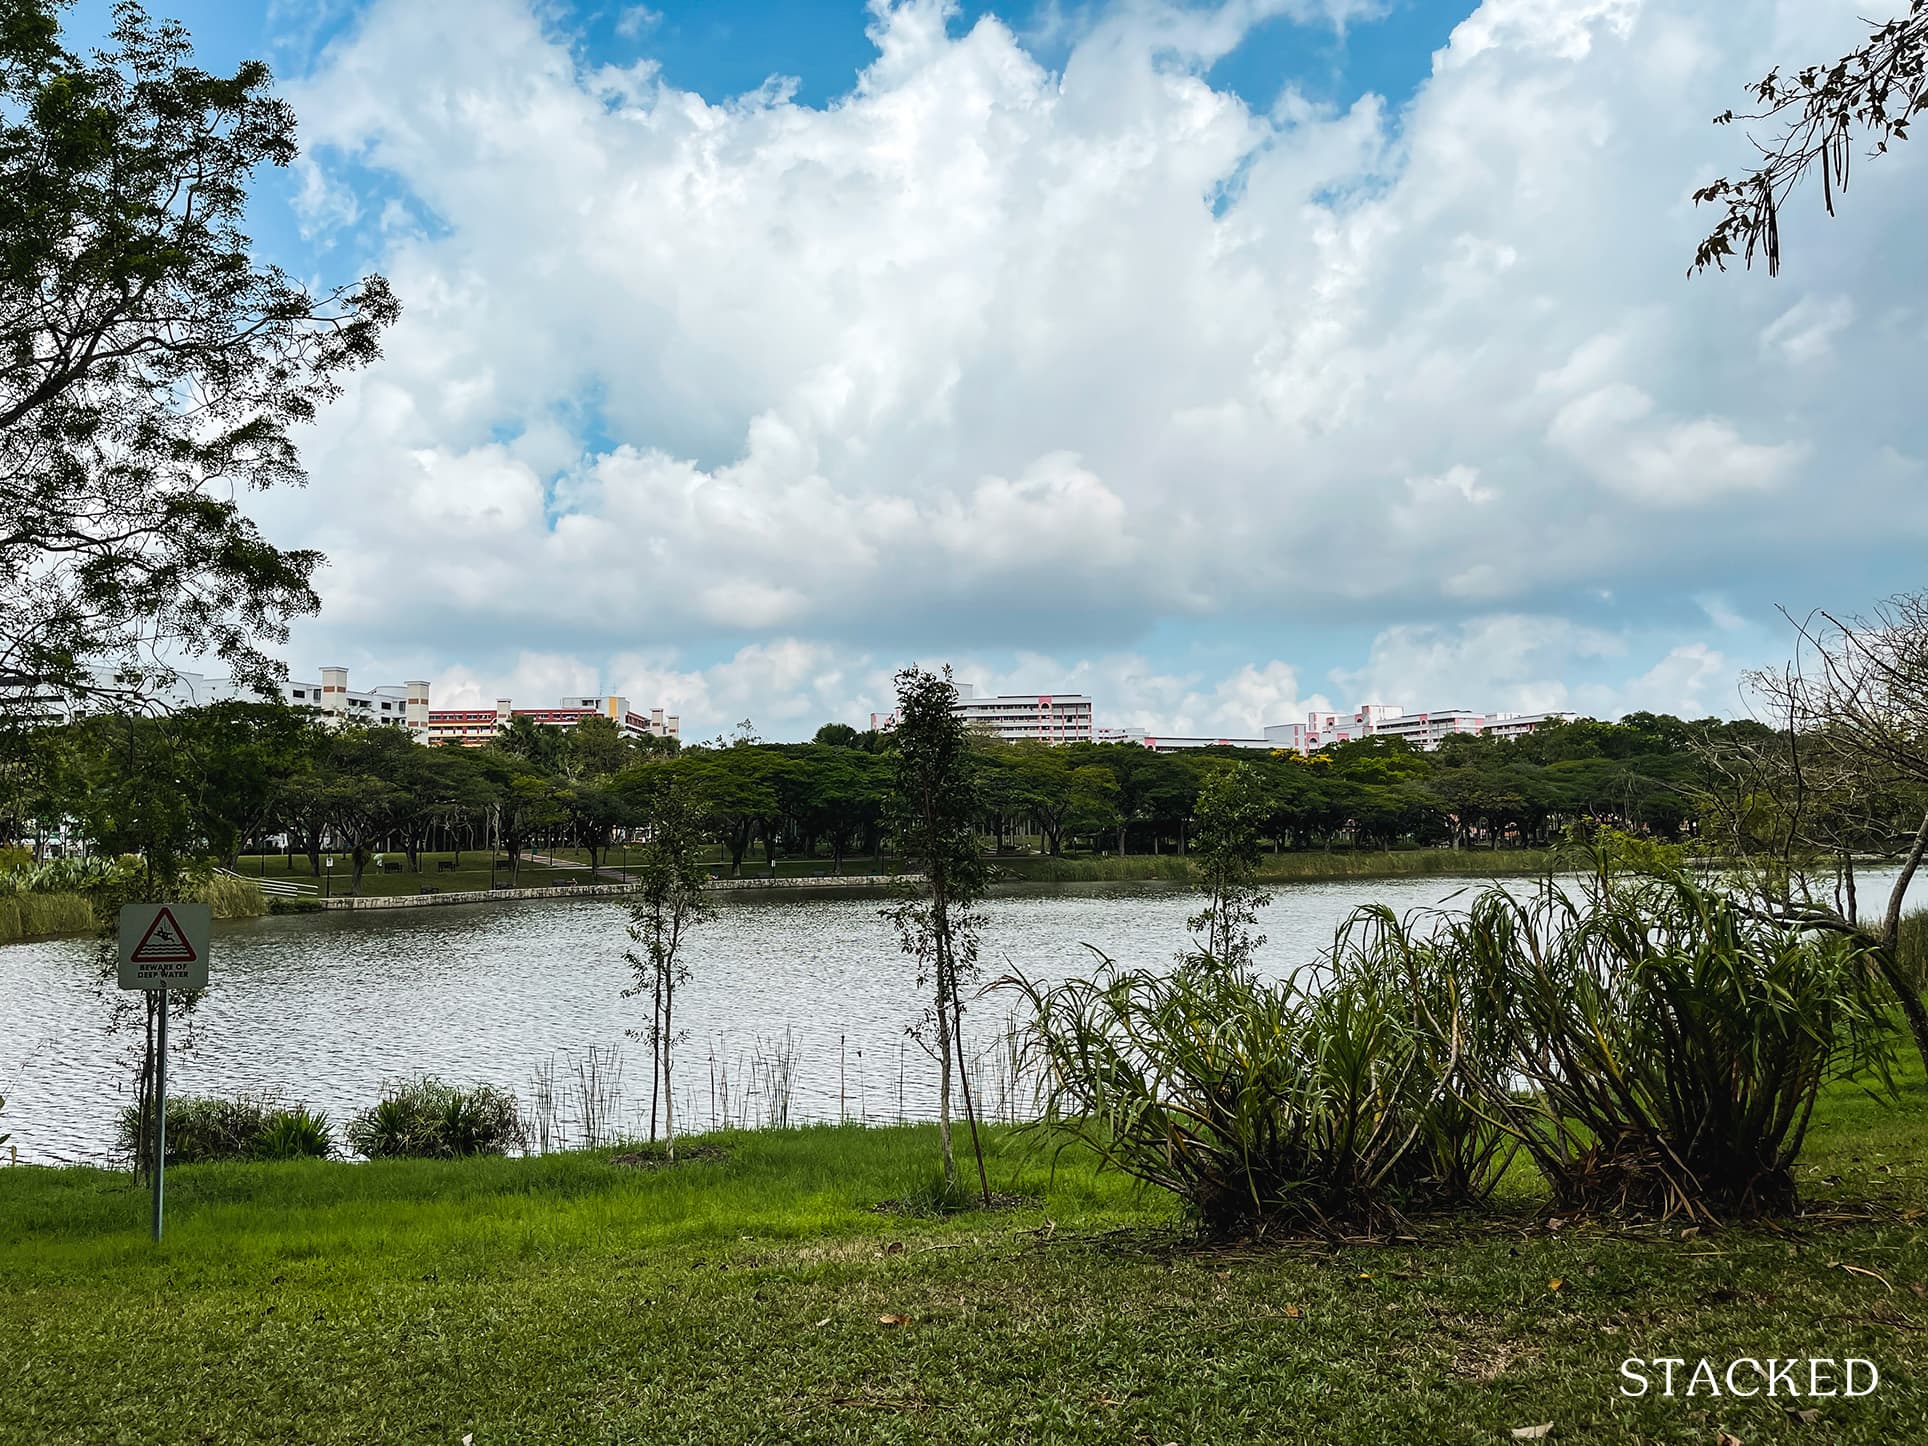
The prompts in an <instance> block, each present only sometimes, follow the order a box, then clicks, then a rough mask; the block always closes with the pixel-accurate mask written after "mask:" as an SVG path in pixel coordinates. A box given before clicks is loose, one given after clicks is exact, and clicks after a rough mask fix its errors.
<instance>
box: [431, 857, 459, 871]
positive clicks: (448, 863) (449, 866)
mask: <svg viewBox="0 0 1928 1446" xmlns="http://www.w3.org/2000/svg"><path fill="white" fill-rule="evenodd" d="M435 872H436V873H438V874H452V873H454V872H455V860H454V859H437V860H436V861H435Z"/></svg>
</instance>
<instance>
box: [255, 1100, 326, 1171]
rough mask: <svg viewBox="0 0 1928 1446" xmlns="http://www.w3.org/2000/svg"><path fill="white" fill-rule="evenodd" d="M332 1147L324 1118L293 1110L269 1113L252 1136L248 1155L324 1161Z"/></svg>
mask: <svg viewBox="0 0 1928 1446" xmlns="http://www.w3.org/2000/svg"><path fill="white" fill-rule="evenodd" d="M334 1147H335V1138H334V1133H333V1131H332V1130H331V1128H330V1127H329V1124H328V1116H327V1115H325V1114H322V1113H319V1112H316V1113H310V1112H309V1111H308V1110H307V1109H306V1108H296V1109H292V1110H276V1111H274V1113H272V1114H270V1115H269V1116H268V1117H267V1119H266V1120H264V1121H263V1122H262V1126H261V1130H260V1133H258V1134H257V1135H256V1136H255V1137H254V1144H253V1147H252V1149H251V1152H250V1153H252V1155H253V1156H254V1158H255V1159H257V1160H325V1159H327V1158H328V1156H329V1155H330V1154H332V1153H333V1151H334Z"/></svg>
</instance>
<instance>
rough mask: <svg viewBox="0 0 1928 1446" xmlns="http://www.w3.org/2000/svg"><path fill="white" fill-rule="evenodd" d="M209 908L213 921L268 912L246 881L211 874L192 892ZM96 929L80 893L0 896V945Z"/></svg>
mask: <svg viewBox="0 0 1928 1446" xmlns="http://www.w3.org/2000/svg"><path fill="white" fill-rule="evenodd" d="M192 894H193V897H194V898H195V899H196V900H197V901H199V902H201V903H204V904H207V905H209V906H211V907H212V909H213V911H214V917H215V918H217V919H258V918H260V917H261V916H262V915H263V914H266V913H267V912H268V898H267V895H265V894H263V893H262V892H261V889H260V887H259V886H258V885H256V884H254V883H251V882H249V881H248V880H246V879H230V878H227V877H225V876H223V875H221V874H215V875H214V876H213V877H211V878H209V879H208V880H207V881H206V882H205V883H203V884H201V885H199V886H197V887H196V888H195V889H194V890H193V891H192ZM99 927H100V916H99V915H98V913H97V912H96V911H95V909H94V905H93V901H92V900H91V899H90V898H88V896H87V895H86V894H81V893H44V894H43V893H31V892H22V893H17V894H5V895H0V944H16V943H21V942H23V941H26V940H30V939H52V938H57V937H59V936H61V935H67V934H91V933H93V932H94V931H95V930H96V929H98V928H99Z"/></svg>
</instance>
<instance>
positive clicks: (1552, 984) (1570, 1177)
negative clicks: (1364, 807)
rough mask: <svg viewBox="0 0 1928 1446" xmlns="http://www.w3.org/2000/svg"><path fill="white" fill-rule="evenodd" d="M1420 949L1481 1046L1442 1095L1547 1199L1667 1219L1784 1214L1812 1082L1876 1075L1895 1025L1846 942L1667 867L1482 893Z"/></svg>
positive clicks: (1815, 1089) (1881, 1076) (1881, 1073)
mask: <svg viewBox="0 0 1928 1446" xmlns="http://www.w3.org/2000/svg"><path fill="white" fill-rule="evenodd" d="M1436 923H1437V927H1436V929H1435V930H1434V931H1433V933H1432V934H1431V936H1430V938H1427V939H1425V940H1423V941H1422V940H1418V939H1416V938H1414V937H1413V933H1412V931H1410V930H1408V931H1406V939H1407V944H1408V946H1409V947H1411V948H1413V949H1414V950H1415V951H1423V952H1426V953H1429V954H1430V955H1431V957H1432V960H1433V961H1434V969H1435V971H1436V972H1439V973H1443V974H1445V975H1448V976H1450V977H1453V978H1455V979H1458V980H1460V981H1462V983H1463V987H1464V988H1465V989H1466V990H1467V991H1468V998H1469V1000H1470V1005H1469V1009H1470V1012H1472V1013H1473V1014H1475V1015H1476V1016H1477V1017H1478V1020H1479V1027H1481V1028H1483V1029H1485V1030H1487V1031H1488V1034H1487V1037H1486V1041H1485V1044H1484V1047H1483V1048H1474V1049H1466V1050H1463V1051H1462V1052H1461V1055H1460V1077H1459V1080H1458V1082H1457V1091H1456V1092H1457V1093H1458V1094H1459V1097H1460V1098H1461V1099H1462V1100H1464V1101H1466V1102H1467V1104H1468V1105H1469V1106H1470V1107H1471V1108H1473V1109H1475V1110H1477V1111H1479V1112H1480V1113H1481V1114H1482V1115H1484V1116H1486V1117H1487V1118H1489V1119H1490V1120H1491V1121H1493V1122H1494V1123H1495V1124H1497V1125H1498V1126H1500V1127H1501V1128H1503V1129H1504V1130H1505V1131H1506V1132H1507V1133H1508V1134H1509V1135H1510V1136H1512V1138H1514V1139H1515V1140H1517V1141H1518V1142H1519V1143H1520V1145H1521V1147H1523V1148H1524V1149H1525V1150H1526V1151H1527V1152H1528V1154H1529V1155H1530V1156H1531V1157H1532V1159H1533V1160H1534V1162H1535V1163H1536V1164H1537V1165H1538V1166H1539V1169H1540V1172H1541V1173H1542V1174H1543V1175H1544V1176H1545V1177H1546V1179H1547V1181H1548V1183H1549V1185H1550V1186H1551V1188H1552V1190H1553V1194H1554V1197H1555V1200H1556V1202H1557V1203H1559V1204H1560V1205H1562V1206H1566V1207H1579V1208H1589V1209H1606V1210H1615V1211H1621V1212H1628V1213H1635V1214H1642V1215H1655V1216H1660V1217H1666V1216H1671V1215H1677V1214H1685V1215H1689V1216H1693V1217H1699V1218H1705V1219H1721V1218H1739V1217H1747V1216H1754V1215H1759V1214H1765V1213H1774V1212H1779V1211H1784V1210H1786V1209H1788V1208H1789V1207H1790V1206H1791V1205H1792V1204H1793V1202H1794V1194H1795V1192H1794V1175H1793V1166H1794V1162H1795V1160H1796V1158H1797V1157H1798V1156H1799V1154H1800V1150H1801V1144H1802V1140H1803V1138H1804V1136H1805V1134H1806V1131H1807V1126H1808V1120H1809V1117H1810V1115H1811V1113H1812V1111H1813V1108H1814V1102H1815V1098H1816V1096H1817V1095H1818V1094H1819V1092H1820V1089H1821V1086H1822V1085H1823V1084H1824V1083H1825V1082H1827V1081H1828V1080H1830V1079H1833V1078H1845V1077H1855V1076H1862V1075H1867V1074H1872V1075H1873V1076H1874V1077H1876V1078H1877V1079H1878V1080H1879V1081H1880V1082H1881V1083H1883V1084H1891V1081H1890V1079H1889V1074H1888V1069H1889V1059H1890V1055H1889V1048H1890V1041H1891V1037H1892V1029H1891V1025H1890V1023H1889V1020H1888V1017H1887V1012H1886V1008H1885V1006H1884V1002H1883V999H1882V996H1881V994H1880V991H1879V985H1878V981H1877V978H1876V976H1875V974H1874V971H1873V970H1872V969H1871V968H1870V967H1869V961H1868V960H1867V958H1866V957H1865V955H1864V954H1863V953H1862V951H1861V950H1860V949H1859V948H1858V947H1857V946H1856V945H1855V944H1854V943H1853V942H1852V941H1849V940H1844V939H1836V938H1826V937H1821V936H1819V935H1811V934H1803V933H1801V932H1800V931H1798V930H1791V929H1786V928H1782V927H1780V926H1778V925H1775V924H1773V923H1770V922H1766V921H1763V920H1760V919H1757V918H1755V917H1754V916H1753V915H1751V914H1750V913H1749V912H1748V911H1747V909H1746V907H1745V904H1744V903H1743V902H1742V901H1740V900H1737V899H1734V898H1732V897H1730V896H1728V895H1726V894H1724V893H1721V892H1719V891H1717V890H1713V889H1707V888H1703V887H1701V886H1699V885H1697V884H1696V883H1694V882H1693V881H1692V880H1690V879H1689V878H1688V877H1687V876H1686V875H1684V874H1682V873H1679V872H1661V873H1658V874H1651V875H1630V874H1625V873H1616V872H1615V871H1613V870H1612V869H1611V868H1610V867H1608V866H1607V865H1606V864H1605V862H1604V861H1603V862H1602V863H1601V866H1600V867H1599V868H1598V870H1597V871H1596V872H1595V874H1594V875H1593V876H1592V877H1591V878H1590V879H1587V880H1584V881H1573V880H1568V881H1565V882H1564V883H1563V884H1559V885H1555V884H1552V883H1548V884H1544V885H1542V886H1540V887H1539V888H1538V889H1536V890H1534V891H1532V892H1531V893H1529V894H1527V895H1526V896H1524V897H1522V896H1518V895H1515V894H1514V893H1513V892H1511V891H1510V890H1508V889H1505V888H1499V887H1496V888H1492V889H1489V890H1488V891H1486V892H1485V893H1484V894H1482V895H1481V896H1480V897H1479V898H1478V899H1477V900H1476V901H1475V902H1474V903H1473V905H1472V906H1471V908H1470V909H1468V910H1467V911H1465V912H1464V913H1461V914H1447V915H1442V916H1439V918H1438V919H1437V921H1436Z"/></svg>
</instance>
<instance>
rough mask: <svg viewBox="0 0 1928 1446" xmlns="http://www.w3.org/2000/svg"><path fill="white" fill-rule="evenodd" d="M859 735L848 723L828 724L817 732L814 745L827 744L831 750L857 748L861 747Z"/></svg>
mask: <svg viewBox="0 0 1928 1446" xmlns="http://www.w3.org/2000/svg"><path fill="white" fill-rule="evenodd" d="M858 736H859V735H858V733H857V730H856V729H855V728H852V727H851V726H850V725H849V724H848V723H826V724H824V725H823V727H821V728H819V729H818V730H817V736H816V737H814V738H812V739H811V740H810V741H811V742H812V743H822V744H826V745H828V746H829V747H831V748H856V747H858V746H859V744H858V742H857V739H858Z"/></svg>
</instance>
